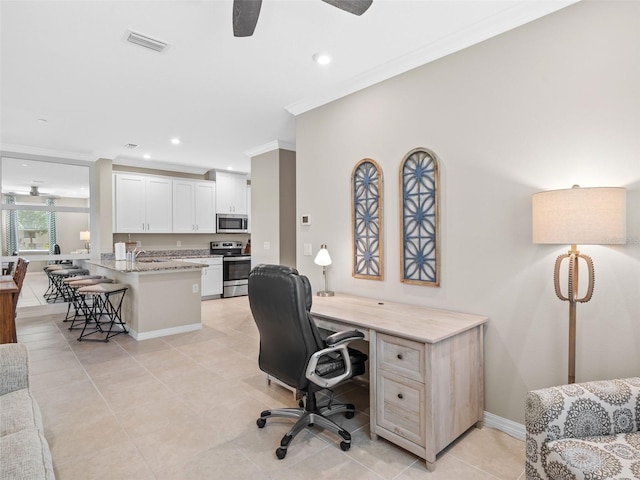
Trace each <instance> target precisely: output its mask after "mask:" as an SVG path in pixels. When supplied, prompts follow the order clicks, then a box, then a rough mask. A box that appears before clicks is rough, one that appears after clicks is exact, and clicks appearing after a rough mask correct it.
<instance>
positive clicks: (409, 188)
mask: <svg viewBox="0 0 640 480" xmlns="http://www.w3.org/2000/svg"><path fill="white" fill-rule="evenodd" d="M438 189H439V178H438V159H437V158H436V155H435V154H434V153H433V152H431V151H429V150H427V149H425V148H416V149H414V150H412V151H410V152H409V153H408V154H407V155H406V156H405V157H404V159H403V160H402V163H401V164H400V219H401V226H402V238H401V242H400V248H401V252H400V259H401V271H400V280H401V281H402V282H405V283H413V284H417V285H428V286H434V287H437V286H439V285H440V240H439V232H438V229H439V227H438V224H439V192H438Z"/></svg>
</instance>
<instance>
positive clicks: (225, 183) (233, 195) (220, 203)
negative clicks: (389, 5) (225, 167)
mask: <svg viewBox="0 0 640 480" xmlns="http://www.w3.org/2000/svg"><path fill="white" fill-rule="evenodd" d="M247 211H248V209H247V176H246V175H242V174H237V173H227V172H216V212H217V213H237V214H247Z"/></svg>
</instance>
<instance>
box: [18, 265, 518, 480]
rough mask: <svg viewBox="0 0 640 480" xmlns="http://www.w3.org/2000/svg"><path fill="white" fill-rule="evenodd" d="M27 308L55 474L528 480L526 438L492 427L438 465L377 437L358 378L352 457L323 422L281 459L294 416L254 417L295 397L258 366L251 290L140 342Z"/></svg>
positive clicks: (24, 322)
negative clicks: (193, 327) (261, 424)
mask: <svg viewBox="0 0 640 480" xmlns="http://www.w3.org/2000/svg"><path fill="white" fill-rule="evenodd" d="M31 280H34V285H35V282H37V278H34V277H31ZM45 288H46V284H45ZM36 290H37V288H36ZM21 311H22V312H25V313H24V314H21V313H20V312H21ZM26 312H29V308H25V309H20V310H19V317H18V320H17V328H18V339H19V341H20V342H21V343H25V344H26V345H27V346H28V347H29V351H30V356H31V386H32V389H33V392H34V395H35V397H36V399H37V400H38V402H39V404H40V407H41V409H42V414H43V420H44V425H45V434H46V437H47V440H48V441H49V445H50V447H51V451H52V455H53V461H54V466H55V472H56V478H57V479H58V480H72V479H82V480H88V479H110V480H112V479H136V480H144V479H189V480H191V479H194V480H197V479H201V478H202V479H222V478H224V479H247V478H252V479H256V480H258V479H275V478H277V479H289V478H291V479H307V478H308V479H335V478H348V479H350V480H354V479H401V480H410V479H418V478H420V479H434V480H436V479H481V480H483V479H496V478H498V479H509V480H516V479H524V472H523V464H524V444H523V442H522V441H520V440H517V439H514V438H512V437H510V436H508V435H506V434H504V433H502V432H500V431H497V430H494V429H491V428H488V427H485V428H483V429H481V430H478V429H475V428H473V429H471V430H469V431H468V432H467V433H466V434H464V435H463V436H462V437H461V438H460V439H459V440H457V441H456V442H454V443H453V444H452V445H450V446H449V447H448V448H447V449H446V450H445V451H444V452H442V453H441V454H440V455H439V456H438V461H437V464H436V470H435V471H434V472H428V471H427V470H426V468H425V465H424V463H423V462H422V460H421V459H419V458H418V457H415V456H414V455H412V454H410V453H407V452H406V451H404V450H402V449H400V448H398V447H396V446H394V445H392V444H391V443H389V442H387V441H385V440H383V439H379V440H377V441H372V440H370V438H369V427H368V421H369V417H368V407H369V406H368V392H367V388H366V386H363V385H358V384H355V383H351V384H349V385H347V386H345V387H344V388H341V389H340V390H339V391H338V392H337V394H338V396H339V397H341V398H342V399H348V400H349V402H351V403H354V404H356V407H357V408H358V412H357V414H356V416H355V417H354V418H353V419H351V420H346V419H344V418H343V417H340V418H338V417H336V418H337V419H338V421H339V422H344V424H345V425H346V427H347V429H348V430H350V431H351V433H352V437H353V441H352V446H351V449H350V450H349V451H348V452H342V451H341V450H340V447H339V442H338V440H337V439H336V438H335V437H334V436H333V435H331V434H328V433H326V432H321V431H319V430H317V429H314V430H308V431H306V432H302V433H300V434H299V435H298V436H297V437H296V439H295V440H294V442H293V443H292V445H291V446H290V447H289V452H288V454H287V457H286V458H285V459H284V460H277V459H276V458H275V455H274V451H275V449H276V448H277V446H278V443H279V440H280V437H281V436H282V435H284V433H286V431H287V430H288V428H289V425H290V422H288V421H286V420H282V421H275V420H272V421H268V422H267V426H266V427H265V428H264V429H258V428H257V427H256V424H255V420H256V418H257V416H258V414H259V412H260V411H261V410H264V409H266V408H277V407H282V406H295V402H294V401H293V398H292V395H291V393H290V392H289V391H287V390H285V389H283V388H282V387H279V386H277V385H275V384H272V385H271V386H269V385H267V383H266V381H265V376H264V374H263V373H262V372H260V370H259V369H258V367H257V352H258V345H259V341H258V333H257V330H256V328H255V326H254V324H253V320H252V318H251V315H250V312H249V308H248V302H247V297H238V298H231V299H220V300H211V301H207V302H203V303H202V319H203V324H204V328H203V329H202V330H200V331H198V332H192V333H187V334H181V335H174V336H170V337H163V338H159V339H151V340H145V341H142V342H136V341H135V340H133V339H132V338H131V337H129V336H124V335H119V336H117V337H114V338H113V339H112V340H111V341H110V342H109V343H93V342H92V343H88V342H86V343H79V342H77V341H76V337H77V335H78V333H77V331H73V332H69V330H68V329H67V328H66V324H63V323H62V318H63V315H61V314H60V313H55V314H39V315H36V316H31V315H33V311H30V312H29V313H26ZM27 315H29V316H27Z"/></svg>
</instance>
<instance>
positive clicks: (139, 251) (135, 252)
mask: <svg viewBox="0 0 640 480" xmlns="http://www.w3.org/2000/svg"><path fill="white" fill-rule="evenodd" d="M141 253H147V251H146V250H138V247H136V248H134V249H133V259H134V260H137V259H138V255H140V254H141Z"/></svg>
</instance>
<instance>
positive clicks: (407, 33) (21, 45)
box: [0, 0, 576, 172]
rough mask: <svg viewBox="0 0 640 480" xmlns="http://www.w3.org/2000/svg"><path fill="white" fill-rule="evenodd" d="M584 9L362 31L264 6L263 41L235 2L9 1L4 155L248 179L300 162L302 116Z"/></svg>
mask: <svg viewBox="0 0 640 480" xmlns="http://www.w3.org/2000/svg"><path fill="white" fill-rule="evenodd" d="M575 1H576V0H562V1H559V0H555V1H545V0H529V1H523V0H501V1H494V0H480V1H478V0H474V1H463V0H441V1H438V0H412V1H406V0H374V2H373V5H372V6H371V8H370V9H369V10H368V11H367V12H366V13H365V14H364V15H362V16H361V17H357V16H354V15H351V14H348V13H345V12H343V11H341V10H339V9H337V8H334V7H332V6H330V5H328V4H326V3H324V2H321V1H320V0H289V1H284V0H264V2H263V5H262V11H261V15H260V19H259V22H258V26H257V28H256V32H255V34H254V36H253V37H249V38H235V37H233V34H232V30H231V7H232V2H231V0H208V1H207V0H198V1H187V0H180V1H150V0H138V1H126V0H112V1H96V0H76V1H61V0H47V1H31V0H16V1H8V0H1V3H0V17H1V32H0V35H1V38H0V40H1V51H0V53H1V72H0V75H1V76H0V82H1V83H0V102H1V105H0V107H1V114H0V115H1V116H0V122H1V123H0V148H1V149H2V150H4V151H10V152H20V153H33V154H47V155H55V156H58V157H64V158H72V159H84V160H96V159H97V158H109V159H113V160H114V162H115V163H119V164H128V165H139V166H149V167H152V168H168V169H179V170H182V171H193V172H204V171H206V170H209V169H226V168H228V167H233V169H234V170H237V171H242V172H248V171H249V170H250V155H252V154H256V153H259V152H261V151H267V150H271V149H273V148H274V147H276V146H280V147H285V148H291V149H295V115H297V114H300V113H302V112H304V111H307V110H309V109H311V108H314V107H316V106H319V105H322V104H324V103H326V102H328V101H331V100H334V99H336V98H339V97H341V96H344V95H346V94H349V93H352V92H354V91H357V90H359V89H361V88H364V87H366V86H369V85H372V84H374V83H376V82H379V81H381V80H384V79H386V78H389V77H391V76H393V75H397V74H399V73H402V72H404V71H407V70H409V69H411V68H415V67H417V66H419V65H422V64H424V63H427V62H429V61H432V60H434V59H436V58H439V57H442V56H444V55H447V54H449V53H452V52H455V51H458V50H460V49H462V48H465V47H467V46H469V45H472V44H474V43H477V42H479V41H482V40H484V39H486V38H489V37H491V36H494V35H497V34H499V33H502V32H504V31H506V30H509V29H511V28H514V27H517V26H519V25H522V24H524V23H527V22H529V21H531V20H534V19H536V18H539V17H541V16H543V15H546V14H548V13H551V12H553V11H556V10H558V9H560V8H563V7H565V6H567V5H569V4H571V3H574V2H575ZM128 29H132V30H135V31H137V32H140V33H143V34H145V35H149V36H151V37H154V38H157V39H160V40H163V41H165V42H167V43H169V45H170V46H169V48H168V49H167V50H166V51H165V52H164V53H161V54H159V53H155V52H152V51H150V50H147V49H144V48H142V47H139V46H136V45H132V44H129V43H127V42H125V41H124V37H125V35H126V33H127V30H128ZM317 52H327V53H330V54H331V55H332V56H333V59H334V60H333V62H332V63H331V64H330V65H328V66H320V65H317V64H315V63H314V62H313V61H312V59H311V57H312V55H313V54H315V53H317ZM38 119H46V122H42V121H38ZM174 136H177V137H179V138H180V139H181V140H182V143H181V144H180V145H179V146H173V145H171V144H170V141H169V140H170V139H171V138H172V137H174ZM127 143H133V144H138V145H139V147H138V148H136V149H134V150H129V149H126V148H125V147H124V145H125V144H127ZM145 153H148V154H150V155H151V160H144V159H143V155H144V154H145Z"/></svg>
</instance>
